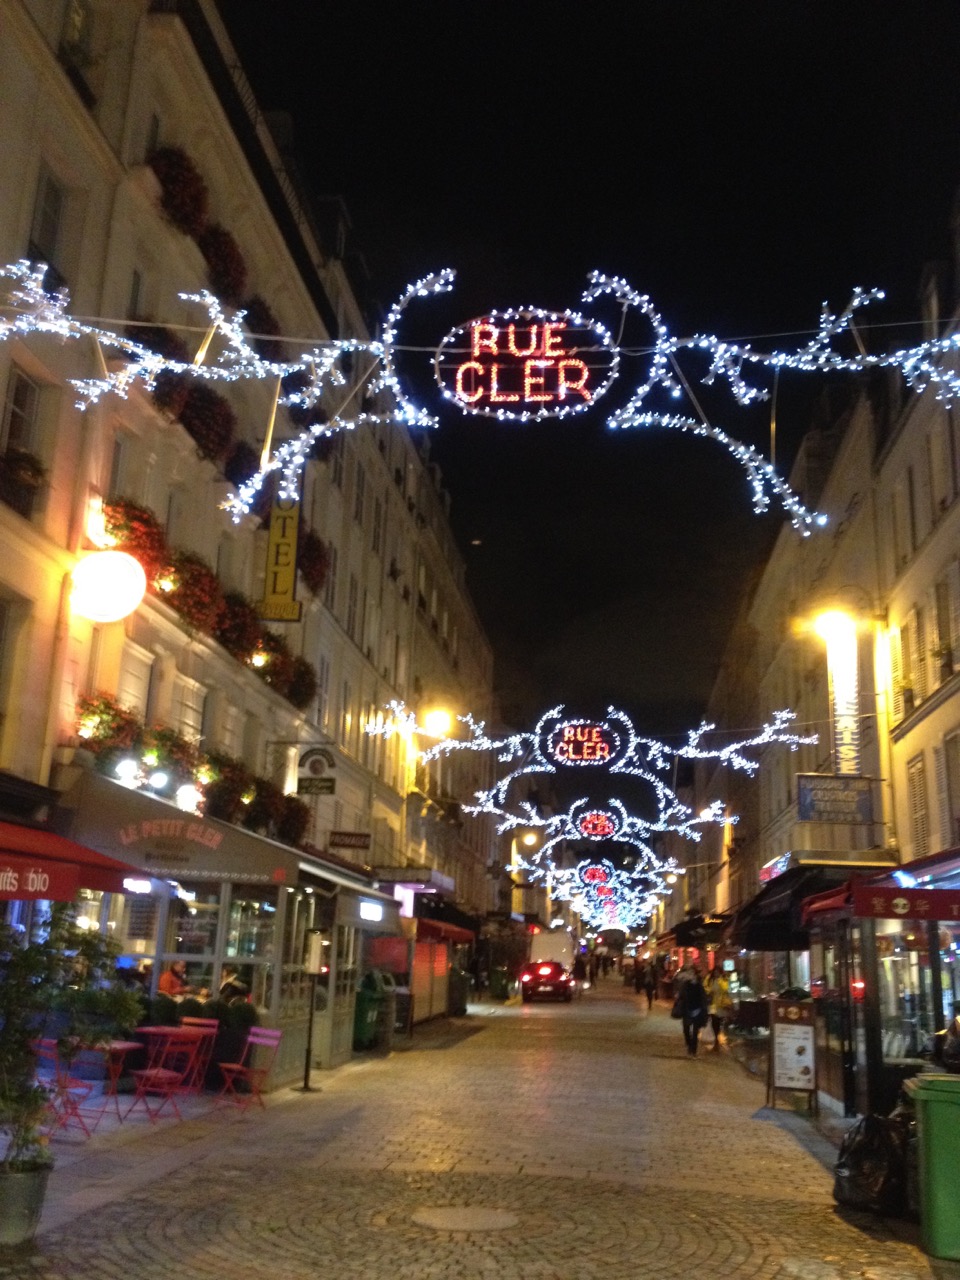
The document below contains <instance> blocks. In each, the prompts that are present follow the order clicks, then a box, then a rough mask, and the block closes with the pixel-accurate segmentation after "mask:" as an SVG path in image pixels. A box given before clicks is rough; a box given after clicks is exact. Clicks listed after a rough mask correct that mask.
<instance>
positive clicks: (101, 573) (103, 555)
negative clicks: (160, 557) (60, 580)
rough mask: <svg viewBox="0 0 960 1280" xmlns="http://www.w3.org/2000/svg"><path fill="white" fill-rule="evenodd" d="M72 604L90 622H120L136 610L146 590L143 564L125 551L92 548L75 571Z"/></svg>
mask: <svg viewBox="0 0 960 1280" xmlns="http://www.w3.org/2000/svg"><path fill="white" fill-rule="evenodd" d="M72 577H73V591H72V594H71V596H70V605H71V608H72V609H73V612H74V613H76V614H78V615H79V616H80V617H81V618H89V619H90V621H91V622H119V621H120V619H121V618H126V617H127V616H128V615H129V614H131V613H133V611H134V609H136V607H137V605H138V604H139V603H140V601H141V600H142V599H143V597H144V593H145V592H146V589H147V575H146V574H145V573H144V572H143V565H141V563H140V561H139V560H135V559H134V558H133V556H130V555H127V553H126V552H125V551H92V552H91V553H90V554H89V555H88V556H84V557H83V559H82V560H80V561H78V563H77V565H76V567H75V568H74V570H73V574H72Z"/></svg>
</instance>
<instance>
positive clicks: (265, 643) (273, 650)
mask: <svg viewBox="0 0 960 1280" xmlns="http://www.w3.org/2000/svg"><path fill="white" fill-rule="evenodd" d="M260 652H261V653H262V654H264V655H265V657H266V661H265V662H264V663H263V664H262V665H259V666H255V667H254V670H255V671H256V673H257V675H258V676H259V677H260V679H261V680H262V681H263V682H264V684H268V685H269V686H270V688H271V689H274V690H276V692H277V693H279V694H280V695H281V697H284V698H285V697H286V696H287V694H288V693H289V691H290V681H291V680H292V679H293V664H294V657H293V654H292V653H291V652H290V646H289V645H288V644H287V642H286V640H284V638H283V636H278V635H277V634H276V632H275V631H268V630H266V628H264V630H263V633H262V635H261V637H260Z"/></svg>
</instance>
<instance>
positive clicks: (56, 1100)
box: [33, 1040, 99, 1138]
mask: <svg viewBox="0 0 960 1280" xmlns="http://www.w3.org/2000/svg"><path fill="white" fill-rule="evenodd" d="M33 1051H34V1053H35V1054H36V1059H37V1076H36V1078H37V1083H38V1084H39V1085H40V1086H41V1087H42V1088H44V1089H45V1090H46V1092H47V1105H46V1114H47V1116H48V1117H49V1121H50V1128H51V1129H52V1130H54V1131H55V1130H57V1129H70V1128H77V1129H82V1130H83V1132H84V1134H85V1135H86V1136H87V1137H88V1138H89V1137H90V1135H91V1133H92V1132H93V1130H92V1129H90V1128H89V1127H88V1125H87V1122H86V1120H85V1119H84V1117H83V1113H82V1111H81V1104H82V1103H84V1102H86V1100H87V1099H88V1098H89V1097H90V1094H91V1093H92V1092H93V1085H92V1084H91V1083H90V1081H89V1080H78V1079H76V1078H75V1077H74V1076H71V1074H70V1066H69V1064H68V1063H67V1062H65V1061H64V1059H63V1058H62V1056H61V1054H60V1047H59V1045H58V1044H57V1042H56V1040H36V1041H34V1044H33ZM97 1119H99V1116H98V1117H97ZM96 1127H97V1121H96V1120H94V1121H93V1128H94V1129H95V1128H96Z"/></svg>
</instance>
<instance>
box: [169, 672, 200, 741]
mask: <svg viewBox="0 0 960 1280" xmlns="http://www.w3.org/2000/svg"><path fill="white" fill-rule="evenodd" d="M206 696H207V693H206V690H205V689H204V687H203V685H201V684H197V682H196V680H190V679H188V678H187V676H181V675H178V676H177V677H176V679H175V681H174V687H173V717H174V720H175V722H176V727H177V732H178V733H181V734H182V735H183V737H185V738H186V739H187V740H188V741H190V742H199V741H200V739H201V737H202V736H203V704H204V702H205V701H206Z"/></svg>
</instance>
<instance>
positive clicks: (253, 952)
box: [224, 885, 277, 960]
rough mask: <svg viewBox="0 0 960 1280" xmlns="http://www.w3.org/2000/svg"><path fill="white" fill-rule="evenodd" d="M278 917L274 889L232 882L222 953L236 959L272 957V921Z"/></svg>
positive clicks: (273, 940) (273, 939) (273, 949)
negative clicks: (225, 937)
mask: <svg viewBox="0 0 960 1280" xmlns="http://www.w3.org/2000/svg"><path fill="white" fill-rule="evenodd" d="M276 917H277V890H276V888H274V887H273V886H272V885H271V886H269V887H268V886H264V887H263V888H259V887H258V888H247V887H246V886H244V885H237V886H234V889H233V892H232V894H231V898H230V912H229V915H228V918H227V941H226V947H225V952H224V954H225V955H227V956H229V957H230V958H231V959H236V960H264V959H268V958H269V959H273V957H274V954H275V938H274V925H275V922H276Z"/></svg>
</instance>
